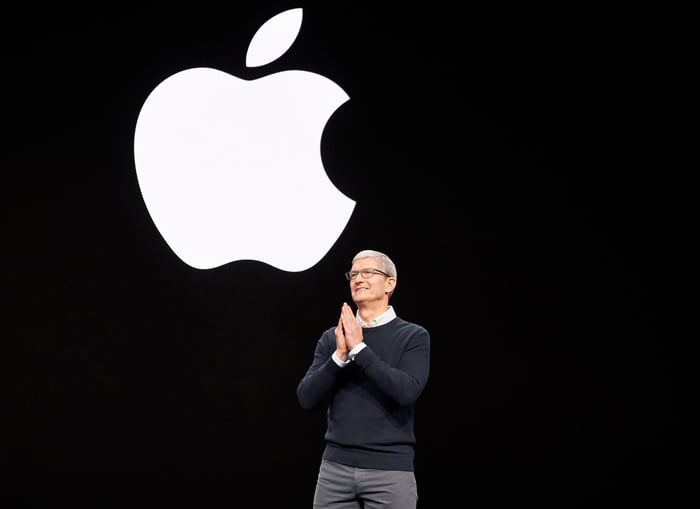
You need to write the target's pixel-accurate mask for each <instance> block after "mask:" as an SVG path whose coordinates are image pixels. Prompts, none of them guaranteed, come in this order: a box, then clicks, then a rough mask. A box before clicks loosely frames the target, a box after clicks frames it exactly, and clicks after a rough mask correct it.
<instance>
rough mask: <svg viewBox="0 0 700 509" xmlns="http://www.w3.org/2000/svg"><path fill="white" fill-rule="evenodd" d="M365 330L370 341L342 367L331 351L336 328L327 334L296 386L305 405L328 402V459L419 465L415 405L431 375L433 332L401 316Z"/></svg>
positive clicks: (361, 463)
mask: <svg viewBox="0 0 700 509" xmlns="http://www.w3.org/2000/svg"><path fill="white" fill-rule="evenodd" d="M362 335H363V338H364V342H365V344H366V345H367V346H366V347H365V348H364V349H362V350H361V351H360V352H359V353H358V354H357V355H356V356H355V360H354V361H353V362H351V363H350V364H348V365H347V366H345V367H342V368H341V367H340V366H338V365H337V364H336V363H335V362H334V361H333V359H332V358H331V355H332V354H333V352H334V351H335V349H336V348H335V346H336V345H335V327H331V328H329V329H327V330H326V331H325V332H324V333H323V334H322V335H321V338H320V339H319V340H318V343H317V344H316V351H315V352H314V359H313V362H312V363H311V366H310V367H309V369H308V370H307V372H306V374H305V375H304V377H303V378H302V379H301V381H300V382H299V385H298V387H297V398H298V399H299V404H300V405H301V407H302V408H304V409H311V408H317V407H319V406H323V405H327V409H328V411H327V419H328V422H327V430H326V434H325V439H326V447H325V450H324V452H323V458H324V459H327V460H329V461H335V462H337V463H342V464H345V465H352V466H357V467H363V468H375V469H381V470H407V471H413V460H414V456H415V450H414V447H415V442H416V439H415V435H414V431H413V424H414V404H415V402H416V399H418V396H419V395H420V394H421V392H422V391H423V388H424V387H425V384H426V382H427V380H428V372H429V366H430V335H429V334H428V331H427V330H425V329H424V328H423V327H421V326H420V325H416V324H414V323H410V322H407V321H405V320H402V319H401V318H398V317H396V318H394V319H393V320H392V321H390V322H389V323H386V324H384V325H379V326H377V327H368V328H364V329H362Z"/></svg>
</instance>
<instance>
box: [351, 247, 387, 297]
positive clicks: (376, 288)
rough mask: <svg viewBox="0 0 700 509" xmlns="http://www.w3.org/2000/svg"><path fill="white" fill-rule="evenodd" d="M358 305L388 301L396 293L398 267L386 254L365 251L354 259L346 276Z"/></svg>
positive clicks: (369, 250)
mask: <svg viewBox="0 0 700 509" xmlns="http://www.w3.org/2000/svg"><path fill="white" fill-rule="evenodd" d="M345 277H346V278H347V279H348V281H349V282H350V292H351V293H352V299H353V301H355V303H356V304H358V305H359V304H360V303H370V302H376V301H382V300H386V301H387V302H388V301H389V299H390V298H391V296H392V294H393V293H394V289H395V288H396V282H397V273H396V265H394V262H392V261H391V258H389V257H388V256H387V255H385V254H384V253H381V252H379V251H373V250H371V249H365V250H363V251H360V252H359V253H357V254H356V255H355V256H354V257H353V259H352V267H351V268H350V271H349V272H347V273H346V274H345Z"/></svg>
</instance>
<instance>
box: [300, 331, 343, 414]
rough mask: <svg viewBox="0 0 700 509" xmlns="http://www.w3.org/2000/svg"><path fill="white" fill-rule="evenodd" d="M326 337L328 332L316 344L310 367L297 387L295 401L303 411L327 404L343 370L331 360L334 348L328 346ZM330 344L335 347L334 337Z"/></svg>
mask: <svg viewBox="0 0 700 509" xmlns="http://www.w3.org/2000/svg"><path fill="white" fill-rule="evenodd" d="M327 336H328V331H326V332H325V333H324V334H323V335H322V336H321V338H320V339H319V340H318V342H317V343H316V350H315V351H314V358H313V361H312V362H311V366H309V368H308V369H307V371H306V374H304V377H303V378H302V379H301V381H300V382H299V384H298V385H297V399H298V400H299V405H300V406H301V407H302V408H303V409H311V408H316V407H319V406H321V404H325V403H328V401H329V397H330V393H331V390H332V389H333V384H334V383H335V381H336V379H337V377H338V375H339V374H340V371H341V370H342V369H343V368H341V367H340V366H338V365H337V364H336V363H335V361H333V359H332V358H331V356H332V355H333V352H334V351H335V348H331V347H330V346H329V344H330V343H329V341H328V337H327ZM332 344H333V346H335V337H333V343H332Z"/></svg>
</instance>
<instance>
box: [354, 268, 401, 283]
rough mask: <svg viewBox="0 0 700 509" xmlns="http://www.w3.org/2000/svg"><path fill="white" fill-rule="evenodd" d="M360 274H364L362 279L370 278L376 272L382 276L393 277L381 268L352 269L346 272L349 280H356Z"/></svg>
mask: <svg viewBox="0 0 700 509" xmlns="http://www.w3.org/2000/svg"><path fill="white" fill-rule="evenodd" d="M358 274H359V275H360V276H362V279H369V278H371V277H372V276H374V275H375V274H381V275H382V276H386V277H391V276H390V275H389V274H387V273H386V272H382V271H381V270H379V269H362V270H351V271H350V272H346V273H345V279H347V280H348V281H354V280H355V279H357V276H358Z"/></svg>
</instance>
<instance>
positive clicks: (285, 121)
mask: <svg viewBox="0 0 700 509" xmlns="http://www.w3.org/2000/svg"><path fill="white" fill-rule="evenodd" d="M301 21H302V9H300V8H297V9H290V10H287V11H284V12H282V13H280V14H277V15H276V16H274V17H272V18H270V19H269V20H268V21H267V22H266V23H264V24H263V25H262V26H261V27H260V28H259V29H258V31H257V32H256V33H255V35H254V36H253V38H252V40H251V42H250V45H249V47H248V52H247V56H246V66H247V67H257V66H262V65H265V64H267V63H270V62H271V61H273V60H275V59H277V58H279V57H280V56H281V55H282V54H283V53H284V52H286V51H287V49H289V47H290V46H291V45H292V43H293V42H294V40H295V39H296V37H297V35H298V33H299V30H300V28H301ZM348 99H349V97H348V95H347V94H346V93H345V91H343V90H342V89H341V88H340V87H339V86H338V85H337V84H335V83H334V82H333V81H331V80H329V79H328V78H326V77H324V76H321V75H319V74H315V73H312V72H307V71H300V70H289V71H282V72H278V73H274V74H269V75H267V76H263V77H261V78H258V79H254V80H245V79H242V78H238V77H236V76H233V75H231V74H228V73H226V72H223V71H220V70H217V69H212V68H207V67H198V68H191V69H186V70H183V71H180V72H178V73H175V74H173V75H171V76H170V77H168V78H166V79H165V80H164V81H162V82H161V83H160V84H159V85H158V86H156V88H155V89H153V91H152V92H151V93H150V94H149V95H148V97H147V98H146V100H145V102H144V104H143V106H142V108H141V111H140V112H139V115H138V118H137V121H136V127H135V133H134V162H135V167H136V175H137V178H138V183H139V188H140V190H141V193H142V196H143V199H144V202H145V205H146V208H147V210H148V213H149V214H150V216H151V219H152V220H153V222H154V224H155V226H156V228H157V229H158V231H159V233H160V234H161V235H162V237H163V239H164V240H165V241H166V243H167V244H168V246H169V247H170V248H171V249H172V251H173V252H174V253H175V254H176V255H177V256H178V257H179V258H180V259H181V260H182V261H183V262H185V263H186V264H188V265H189V266H191V267H194V268H197V269H211V268H215V267H219V266H222V265H224V264H227V263H230V262H234V261H237V260H257V261H260V262H264V263H267V264H269V265H272V266H274V267H277V268H279V269H281V270H286V271H302V270H306V269H308V268H310V267H312V266H313V265H315V264H316V263H317V262H319V261H320V260H321V259H322V258H323V256H325V254H326V253H327V252H328V251H329V250H330V248H331V247H332V246H333V244H334V243H335V242H336V241H337V240H338V238H339V237H340V235H341V233H342V232H343V230H344V229H345V226H346V225H347V222H348V221H349V219H350V216H351V214H352V212H353V209H354V208H355V202H354V201H353V200H351V199H350V198H348V197H347V196H345V195H344V194H342V193H341V192H340V191H339V190H338V189H337V188H336V187H335V186H334V185H333V183H332V182H331V181H330V180H329V178H328V175H327V174H326V171H325V168H324V167H323V163H322V160H321V136H322V134H323V129H324V128H325V126H326V123H327V122H328V120H329V119H330V117H331V115H332V114H333V113H334V112H335V111H336V110H337V109H338V108H339V107H340V106H341V105H342V104H343V103H345V102H346V101H347V100H348Z"/></svg>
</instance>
